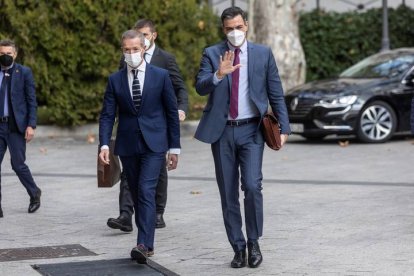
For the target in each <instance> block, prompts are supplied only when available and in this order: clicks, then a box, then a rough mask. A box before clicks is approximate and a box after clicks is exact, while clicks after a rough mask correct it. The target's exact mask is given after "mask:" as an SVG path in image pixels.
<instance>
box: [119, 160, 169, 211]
mask: <svg viewBox="0 0 414 276" xmlns="http://www.w3.org/2000/svg"><path fill="white" fill-rule="evenodd" d="M166 166H167V162H166V160H165V158H164V163H163V165H162V166H161V171H160V175H159V178H158V183H157V190H156V193H155V203H156V212H157V214H164V211H165V206H166V205H167V191H168V174H167V167H166ZM119 188H120V191H119V213H120V215H122V216H124V217H127V218H129V219H131V218H132V215H133V214H134V202H133V201H132V197H131V191H130V190H129V185H128V181H127V178H126V175H125V173H124V172H122V173H121V183H120V184H119Z"/></svg>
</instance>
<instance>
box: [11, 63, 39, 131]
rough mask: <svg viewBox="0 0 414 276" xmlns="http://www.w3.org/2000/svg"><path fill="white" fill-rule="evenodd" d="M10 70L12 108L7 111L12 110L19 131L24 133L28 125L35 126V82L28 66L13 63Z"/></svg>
mask: <svg viewBox="0 0 414 276" xmlns="http://www.w3.org/2000/svg"><path fill="white" fill-rule="evenodd" d="M12 70H13V71H12V73H11V82H10V83H11V85H10V89H9V97H10V102H11V105H12V106H11V107H12V108H11V110H9V112H13V116H14V119H15V121H16V125H17V128H18V130H19V132H21V133H25V132H26V128H27V127H28V126H31V127H33V128H36V121H37V114H36V110H37V102H36V92H35V83H34V80H33V74H32V70H30V68H28V67H26V66H23V65H21V64H18V63H15V64H14V65H13V68H12Z"/></svg>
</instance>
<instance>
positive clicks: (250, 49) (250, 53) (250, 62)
mask: <svg viewBox="0 0 414 276" xmlns="http://www.w3.org/2000/svg"><path fill="white" fill-rule="evenodd" d="M255 60H256V56H255V52H254V46H253V45H252V44H251V43H249V42H247V78H248V81H249V86H250V85H251V84H252V83H253V80H252V79H251V78H252V77H253V75H254V63H255ZM249 91H252V90H251V89H250V87H249Z"/></svg>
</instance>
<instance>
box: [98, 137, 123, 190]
mask: <svg viewBox="0 0 414 276" xmlns="http://www.w3.org/2000/svg"><path fill="white" fill-rule="evenodd" d="M114 146H115V140H114V139H111V142H110V143H109V160H110V162H109V165H107V164H104V163H102V162H101V160H99V152H100V149H98V166H97V167H98V171H97V177H98V188H111V187H112V186H114V185H115V184H116V183H118V181H119V180H120V179H121V166H120V164H119V158H118V156H116V155H115V154H114Z"/></svg>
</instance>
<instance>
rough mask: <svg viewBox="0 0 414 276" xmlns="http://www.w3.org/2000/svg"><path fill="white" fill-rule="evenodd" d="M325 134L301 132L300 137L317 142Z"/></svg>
mask: <svg viewBox="0 0 414 276" xmlns="http://www.w3.org/2000/svg"><path fill="white" fill-rule="evenodd" d="M325 136H326V135H323V134H322V135H321V134H319V135H318V134H302V137H304V138H306V140H308V141H311V142H318V141H321V140H322V139H323V138H325Z"/></svg>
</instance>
